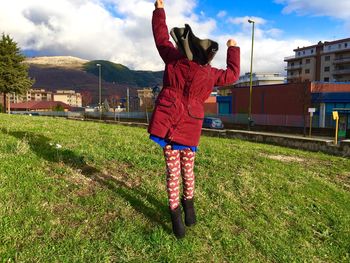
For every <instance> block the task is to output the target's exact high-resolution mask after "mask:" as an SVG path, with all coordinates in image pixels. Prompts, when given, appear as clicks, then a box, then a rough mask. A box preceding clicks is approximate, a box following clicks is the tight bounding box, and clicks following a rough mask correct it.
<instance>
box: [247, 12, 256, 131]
mask: <svg viewBox="0 0 350 263" xmlns="http://www.w3.org/2000/svg"><path fill="white" fill-rule="evenodd" d="M248 22H249V23H250V24H253V30H252V50H251V55H250V85H249V110H248V130H250V128H251V126H252V123H253V120H252V93H253V54H254V27H255V21H254V20H251V19H248Z"/></svg>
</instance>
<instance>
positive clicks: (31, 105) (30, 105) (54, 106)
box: [10, 100, 71, 111]
mask: <svg viewBox="0 0 350 263" xmlns="http://www.w3.org/2000/svg"><path fill="white" fill-rule="evenodd" d="M10 105H11V110H12V111H55V110H58V109H59V110H63V111H70V110H71V106H69V105H68V104H66V103H63V102H61V101H34V100H32V101H27V102H20V103H13V104H10Z"/></svg>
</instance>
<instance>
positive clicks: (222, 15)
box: [216, 10, 227, 18]
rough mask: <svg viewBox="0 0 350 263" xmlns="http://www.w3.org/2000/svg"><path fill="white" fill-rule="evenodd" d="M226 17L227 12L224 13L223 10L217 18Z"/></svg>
mask: <svg viewBox="0 0 350 263" xmlns="http://www.w3.org/2000/svg"><path fill="white" fill-rule="evenodd" d="M226 15H227V12H226V11H224V10H221V11H220V12H219V13H218V14H217V15H216V16H217V17H218V18H223V17H225V16H226Z"/></svg>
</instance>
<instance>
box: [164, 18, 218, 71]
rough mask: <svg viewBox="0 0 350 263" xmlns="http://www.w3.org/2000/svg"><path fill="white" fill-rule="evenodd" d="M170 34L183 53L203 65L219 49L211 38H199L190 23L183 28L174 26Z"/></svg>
mask: <svg viewBox="0 0 350 263" xmlns="http://www.w3.org/2000/svg"><path fill="white" fill-rule="evenodd" d="M170 35H171V37H172V38H173V39H174V41H175V43H176V45H177V47H178V49H179V50H180V52H182V54H183V55H185V56H186V57H187V58H188V59H189V60H192V61H195V62H197V63H199V64H201V65H206V64H208V63H209V62H210V61H211V60H212V59H213V58H214V56H215V54H216V52H217V51H218V50H219V44H218V43H217V42H215V41H213V40H210V39H199V38H198V37H196V36H195V35H194V34H193V32H192V29H191V27H190V26H189V25H188V24H185V27H181V28H178V27H174V28H173V29H171V31H170Z"/></svg>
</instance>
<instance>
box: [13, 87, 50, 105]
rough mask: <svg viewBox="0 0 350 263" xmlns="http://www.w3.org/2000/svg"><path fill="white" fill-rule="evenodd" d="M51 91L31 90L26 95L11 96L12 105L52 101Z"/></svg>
mask: <svg viewBox="0 0 350 263" xmlns="http://www.w3.org/2000/svg"><path fill="white" fill-rule="evenodd" d="M52 100H53V96H52V92H51V91H46V90H45V89H30V90H28V91H27V94H25V95H18V94H12V93H11V94H10V103H20V102H25V101H52Z"/></svg>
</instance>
